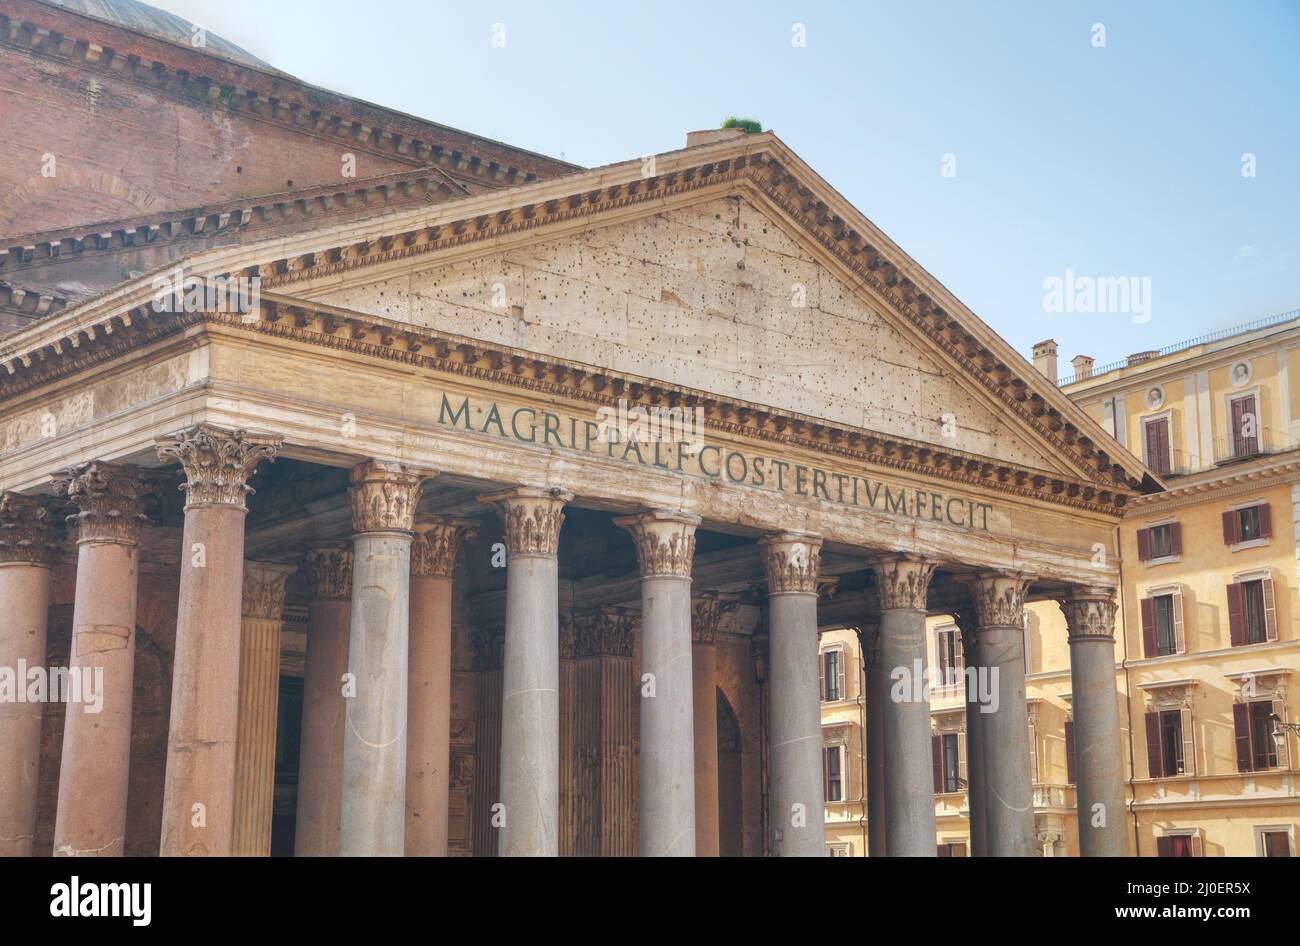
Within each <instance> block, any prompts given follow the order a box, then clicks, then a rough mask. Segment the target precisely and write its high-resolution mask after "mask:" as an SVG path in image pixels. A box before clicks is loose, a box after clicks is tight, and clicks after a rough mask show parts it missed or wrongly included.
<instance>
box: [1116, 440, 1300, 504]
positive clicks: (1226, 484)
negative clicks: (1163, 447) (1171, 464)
mask: <svg viewBox="0 0 1300 946" xmlns="http://www.w3.org/2000/svg"><path fill="white" fill-rule="evenodd" d="M1194 475H1195V474H1194ZM1195 476H1196V479H1195V481H1194V482H1190V483H1187V484H1186V485H1181V484H1179V483H1178V481H1176V480H1175V481H1174V482H1173V484H1171V485H1170V486H1169V488H1168V489H1167V490H1165V492H1163V493H1152V494H1151V495H1149V496H1136V497H1134V498H1133V500H1132V503H1133V505H1132V506H1130V507H1129V509H1128V511H1127V515H1128V517H1129V518H1136V517H1138V516H1148V515H1155V514H1160V513H1163V512H1165V511H1166V510H1169V509H1177V508H1179V507H1182V506H1190V505H1194V504H1196V503H1200V502H1204V501H1205V500H1207V499H1210V498H1214V499H1224V498H1227V497H1229V496H1236V495H1239V494H1241V493H1249V492H1252V491H1253V490H1257V489H1267V488H1269V487H1272V486H1284V485H1286V484H1287V483H1295V482H1300V455H1298V454H1297V453H1296V451H1288V452H1287V454H1286V459H1283V460H1280V461H1274V462H1272V463H1270V464H1269V465H1267V466H1254V467H1249V466H1248V467H1244V468H1243V467H1241V466H1233V467H1228V468H1226V469H1225V470H1224V471H1223V472H1222V473H1220V475H1217V476H1215V475H1212V476H1209V477H1203V475H1195ZM1210 494H1213V495H1212V496H1211V495H1210Z"/></svg>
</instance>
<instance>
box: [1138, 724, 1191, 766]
mask: <svg viewBox="0 0 1300 946" xmlns="http://www.w3.org/2000/svg"><path fill="white" fill-rule="evenodd" d="M1191 725H1192V723H1191V710H1185V709H1183V710H1178V709H1173V710H1157V711H1156V712H1154V713H1147V715H1146V730H1147V770H1148V774H1149V775H1150V776H1151V778H1170V777H1171V776H1175V775H1184V774H1187V773H1190V772H1191V771H1192V769H1191V757H1190V755H1191V752H1192V744H1191Z"/></svg>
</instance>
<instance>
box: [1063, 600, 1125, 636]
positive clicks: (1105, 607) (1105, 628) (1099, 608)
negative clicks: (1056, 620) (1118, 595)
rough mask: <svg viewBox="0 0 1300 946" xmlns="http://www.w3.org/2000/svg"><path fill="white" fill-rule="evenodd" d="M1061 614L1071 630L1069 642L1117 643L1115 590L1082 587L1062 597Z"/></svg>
mask: <svg viewBox="0 0 1300 946" xmlns="http://www.w3.org/2000/svg"><path fill="white" fill-rule="evenodd" d="M1060 604H1061V611H1062V612H1063V613H1064V614H1065V623H1066V625H1067V627H1068V628H1069V640H1070V641H1071V642H1073V641H1109V642H1112V643H1113V642H1114V640H1115V590H1114V589H1113V588H1079V589H1075V590H1074V591H1072V592H1070V593H1069V594H1068V595H1066V596H1065V597H1063V598H1061V600H1060Z"/></svg>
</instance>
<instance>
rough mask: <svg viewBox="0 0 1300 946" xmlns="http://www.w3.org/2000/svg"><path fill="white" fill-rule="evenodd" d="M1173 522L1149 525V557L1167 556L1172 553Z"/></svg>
mask: <svg viewBox="0 0 1300 946" xmlns="http://www.w3.org/2000/svg"><path fill="white" fill-rule="evenodd" d="M1173 539H1174V528H1173V523H1167V524H1165V525H1163V526H1152V527H1151V557H1152V558H1167V557H1168V556H1170V555H1173V554H1174V542H1173Z"/></svg>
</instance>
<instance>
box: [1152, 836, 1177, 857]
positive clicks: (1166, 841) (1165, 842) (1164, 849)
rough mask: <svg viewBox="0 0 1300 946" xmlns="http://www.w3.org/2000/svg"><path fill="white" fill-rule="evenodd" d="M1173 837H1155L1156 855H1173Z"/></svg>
mask: <svg viewBox="0 0 1300 946" xmlns="http://www.w3.org/2000/svg"><path fill="white" fill-rule="evenodd" d="M1173 856H1174V839H1173V838H1156V857H1173Z"/></svg>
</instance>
